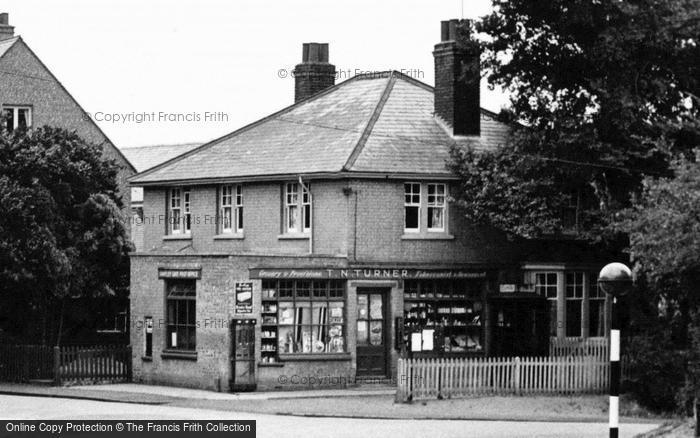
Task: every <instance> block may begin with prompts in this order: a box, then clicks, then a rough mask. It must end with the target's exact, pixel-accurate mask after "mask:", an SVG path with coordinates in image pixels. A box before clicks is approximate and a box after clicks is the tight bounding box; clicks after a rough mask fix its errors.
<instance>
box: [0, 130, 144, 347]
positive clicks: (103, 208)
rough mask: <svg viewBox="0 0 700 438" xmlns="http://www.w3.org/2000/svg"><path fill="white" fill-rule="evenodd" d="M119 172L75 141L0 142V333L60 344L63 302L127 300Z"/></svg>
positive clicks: (21, 137) (52, 134) (29, 135)
mask: <svg viewBox="0 0 700 438" xmlns="http://www.w3.org/2000/svg"><path fill="white" fill-rule="evenodd" d="M117 169H118V167H117V164H116V163H115V162H113V161H105V160H103V158H102V149H101V147H100V146H97V145H92V144H88V143H86V142H85V141H83V140H82V139H81V138H80V137H78V136H77V135H76V134H75V133H70V132H67V131H65V130H61V129H56V128H50V127H42V128H38V129H35V130H31V131H15V132H13V133H6V132H5V133H2V134H0V211H2V212H3V214H2V215H0V300H2V303H3V305H2V306H0V309H1V310H0V311H1V312H2V314H0V324H1V325H0V327H2V329H4V330H5V331H6V332H9V334H11V335H13V336H14V337H16V338H18V339H21V340H26V339H32V340H33V341H34V342H36V341H37V340H41V341H42V342H44V343H46V342H54V341H55V342H60V337H61V329H62V327H61V325H62V320H63V314H62V312H63V309H64V306H65V303H66V300H67V299H69V298H77V297H101V296H110V295H111V296H115V295H120V296H125V295H126V294H127V293H128V251H129V250H130V248H131V244H130V242H129V240H128V237H127V230H126V228H125V221H124V217H123V216H122V213H121V210H120V209H121V206H122V204H121V200H120V197H119V196H118V194H117V185H116V174H117Z"/></svg>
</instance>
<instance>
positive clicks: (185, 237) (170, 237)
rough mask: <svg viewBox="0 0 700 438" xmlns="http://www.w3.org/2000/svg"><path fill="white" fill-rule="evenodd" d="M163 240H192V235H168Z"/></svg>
mask: <svg viewBox="0 0 700 438" xmlns="http://www.w3.org/2000/svg"><path fill="white" fill-rule="evenodd" d="M163 240H192V234H168V235H166V236H163Z"/></svg>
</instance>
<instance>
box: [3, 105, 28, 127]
mask: <svg viewBox="0 0 700 438" xmlns="http://www.w3.org/2000/svg"><path fill="white" fill-rule="evenodd" d="M3 122H4V125H3V126H4V127H5V129H6V130H7V131H14V130H15V129H18V128H20V129H27V128H31V126H32V109H31V107H28V106H8V105H5V106H3Z"/></svg>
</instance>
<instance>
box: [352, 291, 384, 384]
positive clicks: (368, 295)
mask: <svg viewBox="0 0 700 438" xmlns="http://www.w3.org/2000/svg"><path fill="white" fill-rule="evenodd" d="M388 295H389V289H374V288H373V289H365V288H360V289H357V350H356V353H357V375H358V376H372V377H386V375H387V364H388V358H387V353H388V348H387V339H388V334H387V330H388V328H389V326H388V324H387V299H388Z"/></svg>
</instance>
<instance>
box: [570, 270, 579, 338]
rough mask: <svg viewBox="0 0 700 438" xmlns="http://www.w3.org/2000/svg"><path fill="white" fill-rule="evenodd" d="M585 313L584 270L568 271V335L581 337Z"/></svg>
mask: <svg viewBox="0 0 700 438" xmlns="http://www.w3.org/2000/svg"><path fill="white" fill-rule="evenodd" d="M582 315H583V272H567V273H566V336H569V337H580V336H581V323H582Z"/></svg>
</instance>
